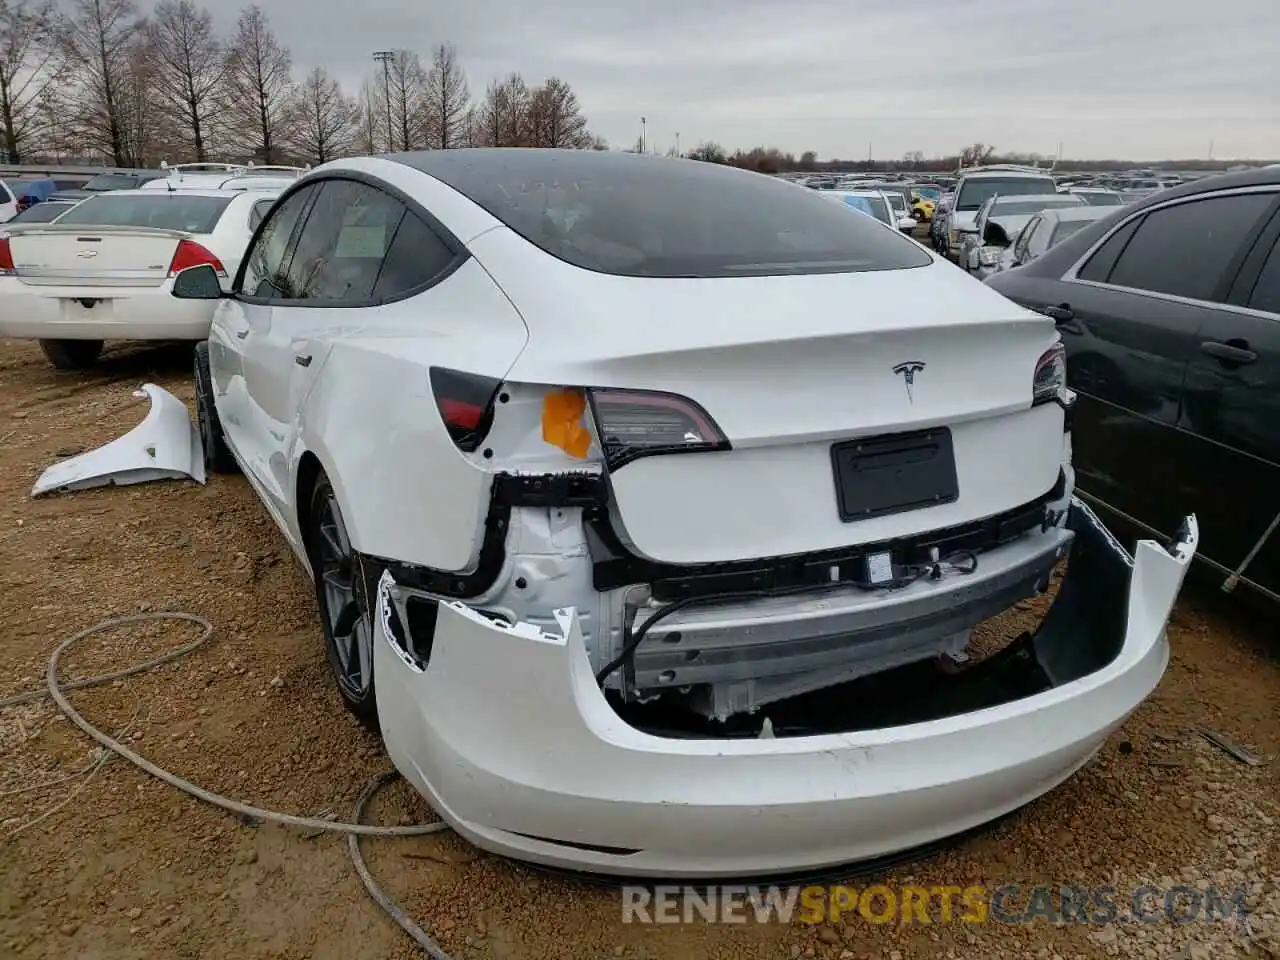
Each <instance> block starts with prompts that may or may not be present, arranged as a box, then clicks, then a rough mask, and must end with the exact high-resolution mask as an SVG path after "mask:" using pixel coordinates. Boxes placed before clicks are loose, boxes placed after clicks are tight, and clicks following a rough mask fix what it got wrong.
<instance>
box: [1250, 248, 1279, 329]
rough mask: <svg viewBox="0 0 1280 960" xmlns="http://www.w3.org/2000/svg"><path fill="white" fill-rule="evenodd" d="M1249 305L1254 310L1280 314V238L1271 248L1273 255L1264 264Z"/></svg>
mask: <svg viewBox="0 0 1280 960" xmlns="http://www.w3.org/2000/svg"><path fill="white" fill-rule="evenodd" d="M1249 306H1250V307H1251V308H1252V309H1254V310H1265V311H1266V312H1267V313H1275V314H1280V240H1277V241H1276V244H1275V246H1274V247H1272V248H1271V255H1270V256H1269V257H1267V262H1266V263H1264V264H1263V265H1262V272H1261V273H1260V274H1258V279H1257V281H1256V282H1255V283H1254V285H1253V294H1252V295H1251V296H1250V297H1249Z"/></svg>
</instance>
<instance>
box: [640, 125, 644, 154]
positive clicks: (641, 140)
mask: <svg viewBox="0 0 1280 960" xmlns="http://www.w3.org/2000/svg"><path fill="white" fill-rule="evenodd" d="M640 152H641V153H644V152H645V142H644V117H641V118H640Z"/></svg>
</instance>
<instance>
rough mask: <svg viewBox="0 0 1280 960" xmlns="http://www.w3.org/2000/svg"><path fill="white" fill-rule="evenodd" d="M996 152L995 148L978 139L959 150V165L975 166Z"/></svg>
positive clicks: (984, 161)
mask: <svg viewBox="0 0 1280 960" xmlns="http://www.w3.org/2000/svg"><path fill="white" fill-rule="evenodd" d="M995 152H996V148H995V147H993V146H990V145H988V144H985V143H983V142H982V141H978V142H977V143H973V144H970V145H969V146H967V147H965V148H964V149H963V150H961V151H960V166H962V167H976V166H979V165H980V164H983V163H986V162H987V161H988V160H990V159H991V158H992V157H993V156H994V155H995Z"/></svg>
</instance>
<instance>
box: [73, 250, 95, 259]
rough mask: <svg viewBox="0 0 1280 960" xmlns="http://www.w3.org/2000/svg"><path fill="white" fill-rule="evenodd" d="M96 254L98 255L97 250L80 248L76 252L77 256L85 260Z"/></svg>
mask: <svg viewBox="0 0 1280 960" xmlns="http://www.w3.org/2000/svg"><path fill="white" fill-rule="evenodd" d="M97 255H98V251H97V250H81V251H80V252H79V253H77V254H76V256H77V257H81V258H83V259H85V260H89V259H91V258H93V257H96V256H97Z"/></svg>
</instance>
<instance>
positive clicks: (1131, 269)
mask: <svg viewBox="0 0 1280 960" xmlns="http://www.w3.org/2000/svg"><path fill="white" fill-rule="evenodd" d="M1274 199H1275V197H1274V196H1273V195H1272V194H1266V193H1247V194H1239V195H1237V196H1230V197H1210V198H1208V199H1206V200H1194V201H1191V202H1189V203H1180V204H1178V205H1176V206H1172V207H1165V208H1164V209H1161V210H1155V211H1153V212H1151V213H1149V214H1147V216H1146V218H1145V219H1144V220H1143V222H1142V226H1141V227H1139V228H1138V232H1137V233H1136V234H1135V235H1134V237H1133V239H1132V240H1131V241H1130V242H1129V245H1128V246H1127V247H1125V249H1124V252H1123V253H1122V254H1121V255H1120V259H1119V260H1118V261H1116V265H1115V267H1113V268H1112V270H1111V276H1110V277H1109V278H1108V280H1107V282H1108V283H1112V284H1115V285H1116V286H1121V287H1133V288H1134V289H1136V290H1149V291H1151V292H1153V293H1167V294H1172V295H1174V296H1179V297H1188V298H1190V299H1192V300H1213V299H1215V298H1216V297H1217V296H1218V291H1219V289H1220V288H1221V286H1222V281H1223V279H1224V275H1225V273H1226V270H1227V267H1228V265H1229V264H1231V263H1232V262H1233V261H1234V259H1235V256H1236V253H1237V252H1238V251H1239V249H1240V245H1241V244H1242V243H1243V242H1244V240H1245V238H1246V237H1248V236H1249V233H1250V232H1251V231H1252V230H1253V228H1254V226H1255V225H1256V224H1257V222H1258V220H1259V218H1260V217H1261V216H1262V215H1263V214H1264V213H1265V212H1266V211H1267V210H1268V208H1270V206H1271V204H1272V201H1273V200H1274Z"/></svg>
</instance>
